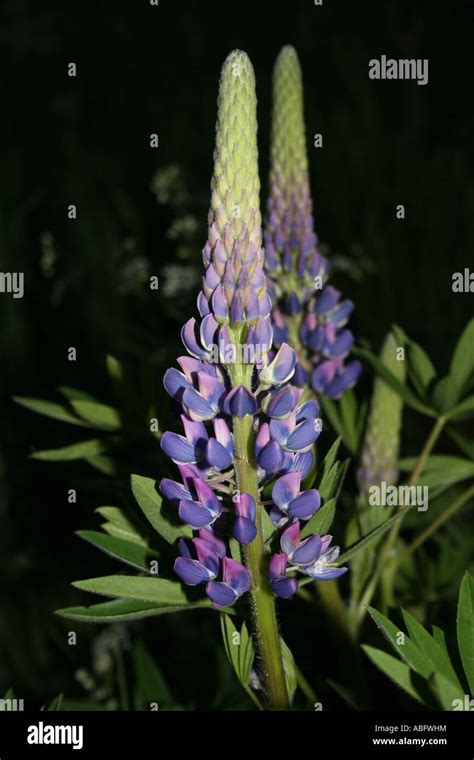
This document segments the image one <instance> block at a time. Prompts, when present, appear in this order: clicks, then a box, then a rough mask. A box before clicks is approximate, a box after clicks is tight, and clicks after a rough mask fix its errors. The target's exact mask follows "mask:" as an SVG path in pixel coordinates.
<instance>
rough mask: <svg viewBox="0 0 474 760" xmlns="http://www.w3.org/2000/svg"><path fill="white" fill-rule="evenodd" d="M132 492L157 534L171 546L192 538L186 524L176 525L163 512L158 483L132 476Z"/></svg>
mask: <svg viewBox="0 0 474 760" xmlns="http://www.w3.org/2000/svg"><path fill="white" fill-rule="evenodd" d="M131 482H132V491H133V495H134V497H135V499H136V501H137V503H138V506H139V507H140V509H141V510H142V512H143V514H144V515H145V517H146V518H147V520H148V521H149V523H150V524H151V525H152V526H153V528H154V529H155V530H156V532H157V533H159V534H160V536H161V537H162V538H164V539H165V541H167V542H168V543H169V544H174V542H175V541H176V539H178V538H183V536H187V537H191V536H192V531H191V528H189V526H187V525H185V524H184V523H183V524H181V525H174V524H173V523H172V522H171V521H170V520H169V519H168V518H167V516H166V515H165V514H164V512H163V499H162V498H161V496H160V494H159V493H158V491H157V490H156V482H155V481H154V480H153V479H151V478H144V477H142V476H141V475H132V478H131Z"/></svg>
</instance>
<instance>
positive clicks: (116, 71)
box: [0, 0, 474, 709]
mask: <svg viewBox="0 0 474 760" xmlns="http://www.w3.org/2000/svg"><path fill="white" fill-rule="evenodd" d="M469 18H471V20H472V10H470V4H468V3H462V2H459V3H457V4H456V9H455V10H454V8H452V7H451V6H449V5H447V4H445V3H439V4H432V3H428V2H427V1H426V2H422V0H418V1H417V2H401V1H400V0H386V2H384V3H379V2H375V1H374V0H363V2H359V3H349V2H338V3H336V4H335V3H330V2H324V4H323V6H321V7H317V6H314V4H313V2H312V0H297V1H295V2H292V3H276V2H260V3H255V2H248V0H239V2H237V1H236V0H235V1H232V0H221V1H220V2H206V3H202V2H197V0H195V1H193V0H188V1H185V0H181V2H179V3H176V2H172V1H171V0H160V2H159V5H158V6H157V7H155V6H151V5H150V4H149V3H148V2H147V1H146V0H142V2H140V3H137V2H136V1H135V2H132V0H114V1H113V2H112V0H108V2H107V1H106V0H103V1H102V2H101V1H100V0H95V2H88V1H85V0H84V1H83V2H81V3H80V4H78V3H75V4H73V3H59V2H52V1H51V0H44V1H43V2H42V3H33V1H32V0H4V2H3V3H2V5H1V8H0V60H1V71H2V80H3V87H2V89H3V98H2V100H3V118H2V119H1V120H0V135H1V138H0V141H1V144H2V146H3V149H2V171H1V173H0V261H1V265H0V269H1V271H4V272H7V271H12V272H24V273H25V296H24V298H23V299H21V300H20V299H18V300H15V299H12V297H11V296H9V295H6V294H4V295H1V296H0V320H1V325H2V329H1V331H0V351H1V356H2V372H1V377H0V392H1V396H0V414H1V420H2V425H1V428H2V436H1V437H2V443H1V450H0V457H1V459H0V472H1V483H0V547H1V551H0V652H1V656H0V692H2V693H3V692H4V691H6V689H7V687H9V686H14V689H15V693H16V694H17V695H18V696H21V697H24V698H25V699H26V701H27V705H28V706H40V705H42V704H45V703H46V702H48V700H50V699H51V698H52V697H54V696H55V695H56V694H58V693H65V694H66V695H67V697H68V698H69V699H70V700H72V701H73V702H74V704H77V700H85V699H89V700H92V702H93V703H94V704H100V705H106V706H107V708H108V709H114V708H116V707H117V706H119V707H120V706H121V707H127V706H140V704H141V703H140V697H137V698H136V699H135V702H134V701H133V689H134V688H135V687H134V686H133V684H135V683H136V682H138V681H139V680H140V673H142V674H143V672H146V671H147V666H146V662H147V660H146V658H147V657H149V655H148V654H147V650H146V649H145V647H146V646H148V650H149V651H151V652H152V653H153V658H154V660H155V661H156V663H157V665H156V667H157V668H159V669H160V673H158V674H155V675H156V678H157V679H158V680H159V679H160V678H163V683H162V687H163V689H164V690H165V692H164V693H165V696H164V697H163V701H164V703H168V704H169V705H174V706H175V707H176V706H181V707H184V708H186V707H188V708H189V707H193V706H196V705H198V706H201V707H203V706H204V707H218V706H219V704H221V703H222V701H223V699H224V696H225V695H227V696H226V697H225V698H226V700H227V704H228V705H231V704H234V705H235V706H242V705H243V706H248V704H247V702H246V697H245V695H244V694H243V693H242V694H241V693H240V691H239V689H238V687H236V691H235V693H233V692H232V689H233V686H232V676H231V673H230V669H229V667H230V666H228V664H227V662H226V660H225V659H224V655H223V654H222V649H221V648H220V649H218V647H217V643H218V642H219V636H220V634H219V630H218V625H217V623H216V622H215V621H214V620H212V621H210V620H208V619H207V617H206V615H205V614H204V613H201V612H197V613H193V615H194V617H193V623H194V624H193V627H192V629H191V628H190V626H188V624H187V622H188V621H187V620H186V623H185V624H184V625H183V622H184V621H183V620H180V619H179V618H178V617H176V618H174V617H169V618H168V617H166V618H160V619H159V621H158V622H154V621H151V622H148V623H147V624H146V626H145V625H135V626H134V627H133V628H132V629H130V630H129V629H127V632H126V633H123V631H121V629H119V630H118V631H116V632H115V634H114V635H112V634H110V636H112V639H113V641H112V644H111V643H110V640H106V642H105V645H104V636H106V632H105V633H104V629H97V628H85V627H84V629H82V628H81V629H80V633H79V635H78V643H77V646H76V647H70V646H68V644H67V639H66V635H67V632H68V626H67V623H65V622H60V621H58V620H57V619H56V618H54V616H53V614H52V613H53V611H54V610H55V609H56V608H58V607H64V606H67V605H68V604H74V603H77V602H78V601H79V599H80V594H79V593H78V592H75V591H74V590H73V589H71V588H70V586H69V582H70V581H71V580H72V579H74V578H85V577H91V576H93V575H100V574H106V573H107V572H109V570H110V566H111V560H108V559H107V558H105V557H103V556H100V555H99V556H98V555H97V552H95V551H94V550H93V549H92V548H89V547H87V546H85V545H84V544H82V543H81V542H80V541H79V540H78V539H77V538H76V537H75V536H74V531H75V530H77V529H79V528H84V527H93V525H94V521H96V517H95V516H94V515H93V510H94V509H95V508H96V507H97V506H99V505H100V504H107V503H109V501H108V499H109V498H112V497H113V498H115V500H116V499H117V496H118V497H119V498H121V497H122V495H123V494H124V493H125V498H128V485H127V479H128V474H129V473H130V472H140V473H141V474H144V475H149V476H153V477H155V478H157V477H158V476H159V475H160V474H161V472H162V470H161V469H160V468H162V466H163V464H162V461H161V458H160V453H159V447H158V444H157V442H156V440H155V441H154V440H152V439H151V438H150V437H148V438H147V436H146V435H144V436H141V435H140V434H139V433H137V432H136V431H137V430H138V431H140V429H141V428H142V429H143V430H145V433H146V428H147V420H148V419H149V417H150V415H153V413H157V415H158V417H159V420H160V425H162V426H163V427H164V426H165V424H166V414H167V412H166V408H167V404H166V403H165V400H164V395H163V393H162V391H161V378H162V375H163V372H164V370H165V369H166V367H167V366H168V365H169V364H171V363H173V362H174V359H175V357H176V356H177V355H179V353H180V349H179V329H180V326H181V323H182V322H183V320H184V317H185V316H188V315H191V313H193V311H194V302H195V296H196V293H197V290H198V285H199V276H200V275H199V272H200V267H201V258H200V251H201V248H202V245H203V243H204V241H205V234H206V220H207V203H208V197H209V191H208V188H209V182H210V176H211V165H212V149H213V139H214V125H215V117H216V95H217V84H218V77H219V70H220V67H221V64H222V62H223V60H224V59H225V57H226V55H227V54H228V52H229V51H230V50H232V49H233V48H235V47H240V48H242V49H244V50H246V51H247V52H248V54H249V55H250V57H251V59H252V61H253V64H254V66H255V70H256V76H257V83H258V96H259V130H260V133H259V134H260V153H261V170H262V171H261V176H262V184H263V189H264V190H265V187H266V176H267V168H268V153H269V127H270V113H271V111H270V95H271V69H272V66H273V61H274V59H275V57H276V55H277V53H278V51H279V49H280V47H281V46H282V45H283V44H285V43H291V44H293V45H295V46H296V48H297V50H298V53H299V56H300V58H301V63H302V68H303V72H304V79H305V107H306V121H307V128H308V141H309V144H310V145H311V144H312V139H313V138H312V136H313V135H314V134H315V133H321V134H322V135H323V140H324V147H323V149H312V150H310V162H311V177H312V187H313V195H314V210H315V217H316V224H317V230H318V234H319V236H320V240H321V242H322V243H323V244H324V246H325V248H326V250H327V252H328V255H329V256H330V257H331V258H332V261H333V264H334V267H335V269H336V276H335V283H336V284H337V286H338V287H340V288H342V289H343V290H344V293H345V294H346V295H347V296H348V297H350V298H352V299H353V300H354V302H355V304H356V312H355V317H354V319H353V323H352V324H353V328H354V332H355V334H356V337H358V338H361V337H364V338H365V339H368V340H369V341H370V342H371V343H372V345H373V346H374V347H376V348H377V347H378V346H379V345H380V342H381V340H382V338H383V337H384V335H385V334H386V332H387V330H388V329H389V326H390V324H391V323H392V322H397V323H399V324H401V325H402V326H403V327H404V329H405V330H406V331H407V333H408V334H409V335H410V336H411V337H413V338H414V339H416V340H417V341H419V342H420V343H421V344H422V345H423V346H424V348H425V349H426V350H427V351H428V353H429V354H430V356H431V357H432V359H433V360H434V362H435V364H437V365H438V366H440V367H441V368H443V365H445V364H446V363H447V361H448V358H449V356H450V354H451V350H452V348H453V346H454V343H455V340H456V337H457V336H458V335H459V334H460V332H461V330H462V328H463V327H464V325H465V324H466V322H467V320H468V318H469V316H470V315H471V313H472V301H471V300H470V299H472V295H470V294H456V295H455V294H453V293H452V290H451V278H452V274H453V273H454V272H456V271H462V270H463V269H464V268H465V267H468V266H469V263H470V262H471V263H472V260H473V259H472V250H473V249H474V185H473V182H472V168H473V167H472V162H473V151H472V134H473V127H474V125H473V114H474V112H473V109H472V105H471V103H470V99H469V97H467V96H466V86H467V78H466V77H467V74H468V72H469V71H470V70H471V69H472V60H471V47H472V46H471V40H470V35H471V31H470V29H471V28H472V27H471V26H470V24H469V23H468V21H469ZM383 53H384V54H386V55H387V56H389V57H394V58H411V57H413V58H428V59H429V84H428V85H427V86H425V87H423V86H418V85H417V84H416V83H415V82H396V81H391V82H374V81H371V80H369V78H368V61H369V60H370V59H371V58H373V57H379V56H380V55H381V54H383ZM70 62H74V63H76V65H77V76H76V77H75V78H70V77H68V76H67V65H68V63H70ZM151 133H158V135H159V148H158V149H152V148H151V147H150V143H149V137H150V134H151ZM262 197H264V195H262ZM401 203H402V204H404V205H405V207H406V219H405V220H404V221H399V220H397V219H396V216H395V207H396V206H397V205H398V204H401ZM69 204H75V205H76V206H77V214H78V217H77V220H75V221H71V220H68V219H67V207H68V205H69ZM152 275H157V276H158V277H159V282H160V287H159V290H158V292H156V291H151V290H150V288H149V277H150V276H152ZM70 346H74V347H75V348H76V349H77V357H78V358H77V361H76V362H69V361H68V360H67V349H68V347H70ZM107 354H112V355H114V356H117V357H119V358H120V360H121V361H122V363H123V365H124V367H125V368H126V373H127V382H128V389H129V392H128V396H127V408H128V413H129V417H130V419H131V420H133V421H134V425H133V426H132V427H135V433H133V435H131V438H130V445H128V447H126V449H125V450H124V451H123V452H121V454H120V455H119V469H120V472H119V474H118V478H117V479H115V480H114V481H112V480H111V479H110V478H107V476H106V475H103V476H100V474H98V473H96V472H94V471H93V470H92V469H91V468H90V467H89V466H88V465H87V464H86V463H75V462H72V463H61V464H51V465H50V464H43V463H41V462H37V461H34V460H32V459H31V458H29V455H30V454H31V453H32V452H33V451H34V450H35V449H45V448H53V447H54V446H60V445H66V444H67V443H70V442H72V441H74V440H78V439H79V436H78V434H77V433H76V432H75V431H74V430H72V429H67V427H66V426H65V425H62V424H61V423H56V422H54V421H48V420H45V418H43V417H38V416H35V415H32V414H30V413H29V412H28V411H26V410H24V409H21V408H20V407H18V406H15V405H14V404H13V403H12V400H11V399H12V396H13V395H23V396H41V397H45V398H51V399H53V398H54V393H55V391H54V389H55V388H56V387H57V386H64V385H66V386H73V387H76V388H82V389H84V390H90V391H91V392H93V393H94V395H95V396H96V397H98V398H100V399H101V400H103V401H105V402H110V401H111V400H112V399H113V387H112V384H111V383H110V380H109V378H108V375H107V372H106V369H105V356H106V355H107ZM366 386H367V387H369V384H368V379H367V377H366V378H365V379H364V380H363V381H362V386H361V387H362V389H364V388H365V387H366ZM424 424H425V423H424V422H423V420H421V421H420V420H417V419H416V418H415V419H414V420H413V419H411V422H410V425H409V426H408V428H407V429H406V430H405V434H404V435H405V438H406V441H405V443H406V447H407V450H408V451H410V452H414V451H416V446H417V443H418V441H419V440H420V438H421V436H422V434H423V432H424V430H425V429H424ZM418 425H419V426H420V428H421V430H420V429H419V428H418ZM142 426H143V427H142ZM74 436H76V438H74ZM70 488H76V489H77V492H78V500H77V503H76V504H69V503H68V501H67V492H68V489H70ZM117 491H118V492H119V493H118V494H117ZM110 503H115V501H112V502H110ZM461 572H462V568H460V570H459V577H460V574H461ZM301 604H302V603H301V602H300V601H296V602H295V603H294V606H293V607H292V608H291V609H289V607H288V608H287V610H288V624H287V625H288V639H289V640H290V641H294V640H298V639H300V640H301V641H306V642H311V641H313V640H314V638H315V637H316V636H317V635H318V626H319V625H320V623H319V622H318V621H317V620H315V619H309V618H308V617H307V616H306V617H305V618H304V625H303V626H302V624H301V615H300V614H299V613H300V611H301V610H300V608H299V605H301ZM101 630H102V633H101V634H100V635H101V636H102V638H101V639H100V640H99V643H97V637H98V634H99V632H100V631H101ZM191 640H192V641H193V647H194V649H193V647H191V646H190V643H191ZM196 642H198V648H197V655H198V656H197V657H195V654H196ZM101 645H102V649H101ZM104 647H105V651H106V652H109V653H110V651H112V656H111V657H109V660H107V658H106V661H107V662H108V667H109V670H108V671H107V668H106V667H105V665H104V658H103V657H102V660H101V661H100V662H101V663H102V664H100V663H99V665H98V666H97V660H98V657H99V655H98V654H97V652H99V654H100V653H101V652H102V654H103V651H104ZM299 649H302V647H299ZM303 651H304V647H303ZM137 652H138V654H137ZM170 653H172V654H173V656H170ZM178 654H179V657H178ZM99 660H100V657H99ZM330 662H331V658H328V657H327V655H326V653H325V655H324V657H323V656H322V653H321V651H319V650H318V649H315V648H314V647H313V646H312V645H308V646H307V647H306V650H305V654H304V656H303V661H302V662H301V663H300V664H301V667H302V669H303V671H304V672H305V674H306V676H307V677H308V678H309V679H310V680H311V679H312V682H313V683H315V679H317V674H318V673H324V672H325V671H326V670H327V669H328V668H329V670H330V664H329V663H330ZM144 663H145V664H144ZM214 666H215V667H214ZM94 667H96V668H97V667H98V668H99V671H100V668H101V667H102V671H100V673H101V675H100V677H99V682H100V684H102V685H101V686H100V688H99V687H97V684H96V686H95V687H94V686H93V685H91V681H90V679H89V681H88V680H87V678H88V676H87V672H89V676H90V673H91V672H92V673H94ZM104 667H105V670H104ZM191 669H193V672H194V674H195V675H194V677H193V679H188V678H184V677H183V674H185V673H187V672H190V670H191ZM85 671H87V672H86V673H85ZM109 672H112V673H113V674H115V675H114V677H113V683H114V686H112V687H111V690H110V689H109V690H107V689H108V687H107V686H104V683H103V681H104V679H105V680H107V677H108V676H107V675H104V673H105V674H107V673H109ZM129 672H131V673H132V675H131V676H130V678H131V681H130V683H131V684H132V686H130V687H127V685H126V683H127V680H126V679H127V676H128V675H129ZM210 673H212V675H210ZM160 674H161V675H160ZM329 674H330V673H329ZM96 675H97V673H96ZM373 677H374V678H375V679H377V678H378V677H379V676H378V675H377V674H375V673H374V674H373ZM124 679H125V680H124ZM124 684H125V685H124ZM166 684H169V688H170V689H171V692H173V696H172V697H171V696H169V694H168V696H166V690H167V688H168V687H167V686H166ZM316 685H317V683H316ZM96 687H97V688H99V695H97V693H96V692H97V688H96ZM127 688H129V691H130V689H131V693H132V697H130V695H128V697H127ZM100 689H102V691H101V690H100ZM104 689H105V691H104ZM143 689H145V692H146V687H145V686H143ZM143 689H142V693H145V692H143ZM229 690H230V691H229ZM231 692H232V695H231ZM382 695H383V690H382ZM391 698H393V694H392V696H391ZM381 699H382V700H383V696H382V697H381ZM400 699H401V697H400ZM232 700H234V702H232ZM84 704H87V702H84ZM89 704H91V702H90V703H89Z"/></svg>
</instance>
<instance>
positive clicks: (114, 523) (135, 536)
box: [95, 507, 148, 547]
mask: <svg viewBox="0 0 474 760" xmlns="http://www.w3.org/2000/svg"><path fill="white" fill-rule="evenodd" d="M95 511H96V512H97V513H98V514H99V515H100V516H101V517H103V518H104V519H105V520H106V521H107V522H105V523H103V524H102V525H101V528H102V530H105V532H106V533H108V534H109V535H110V536H115V537H116V538H121V539H123V540H124V541H131V542H132V543H134V544H140V545H141V546H145V547H146V546H148V541H147V539H146V538H145V537H144V536H143V535H142V533H141V532H140V530H139V529H138V528H137V526H136V525H134V523H133V522H132V521H131V520H130V519H129V518H128V517H127V515H126V514H124V512H123V511H122V510H121V509H119V507H98V508H97V509H96V510H95Z"/></svg>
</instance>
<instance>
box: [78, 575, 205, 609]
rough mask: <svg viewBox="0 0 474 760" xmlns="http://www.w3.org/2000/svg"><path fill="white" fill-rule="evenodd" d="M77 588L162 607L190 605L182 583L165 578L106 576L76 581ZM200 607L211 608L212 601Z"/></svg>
mask: <svg viewBox="0 0 474 760" xmlns="http://www.w3.org/2000/svg"><path fill="white" fill-rule="evenodd" d="M72 585H73V586H75V588H78V589H80V590H81V591H90V592H91V593H93V594H103V595H104V596H111V597H116V598H120V599H134V600H137V601H142V602H156V603H157V604H158V605H160V606H166V607H179V606H180V605H187V604H189V603H190V602H189V600H188V597H187V596H186V594H185V592H184V590H183V588H182V586H181V583H178V582H177V581H170V580H167V579H165V578H142V577H140V576H132V575H106V576H103V577H101V578H90V579H88V580H84V581H75V582H74V583H73V584H72ZM199 606H201V607H202V606H204V607H210V606H211V603H210V601H206V602H202V603H199Z"/></svg>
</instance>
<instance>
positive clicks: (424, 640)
mask: <svg viewBox="0 0 474 760" xmlns="http://www.w3.org/2000/svg"><path fill="white" fill-rule="evenodd" d="M402 613H403V618H404V620H405V623H406V626H407V628H408V631H409V633H410V636H411V638H412V639H413V641H414V642H415V643H416V644H417V645H418V647H419V648H420V649H421V651H422V652H424V654H425V657H427V659H428V660H429V661H430V662H431V665H432V666H433V670H434V671H436V672H438V673H441V675H442V676H444V677H445V678H447V679H448V680H449V681H451V682H452V683H453V684H455V685H456V686H457V687H459V689H460V690H461V684H460V683H459V680H458V677H457V675H456V673H455V672H454V668H453V666H452V665H451V661H450V660H449V658H448V657H447V656H446V653H445V652H444V651H443V649H442V648H441V647H440V646H439V644H438V643H437V642H436V641H435V640H434V638H433V637H432V636H431V635H430V634H429V633H428V631H426V630H425V628H423V626H422V625H421V623H419V622H418V620H417V619H416V618H414V617H413V615H410V613H409V612H407V610H402Z"/></svg>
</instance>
